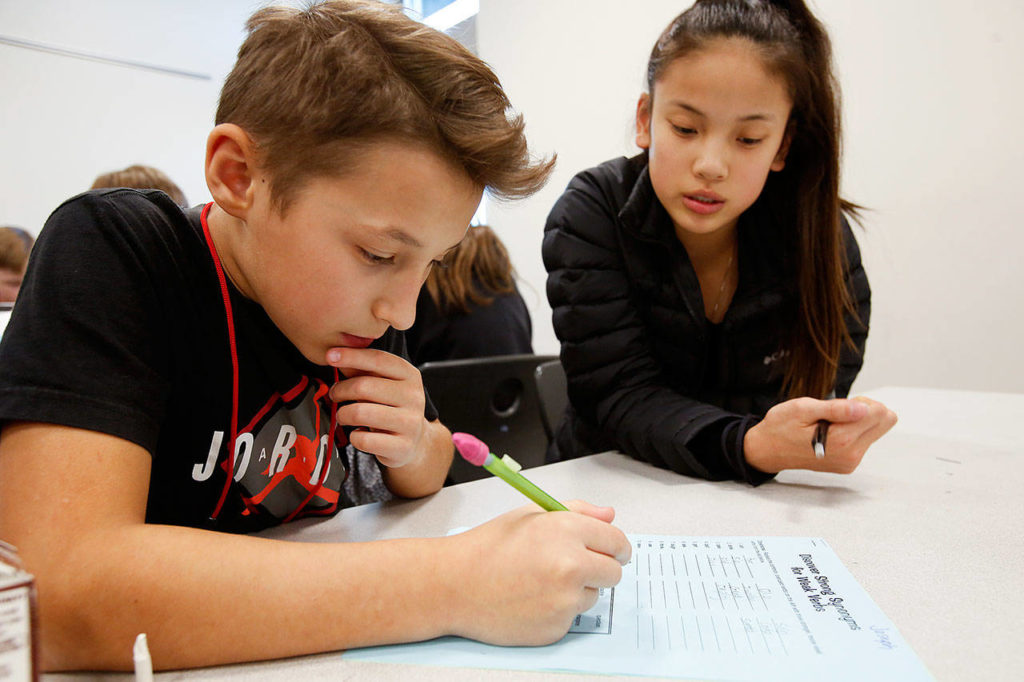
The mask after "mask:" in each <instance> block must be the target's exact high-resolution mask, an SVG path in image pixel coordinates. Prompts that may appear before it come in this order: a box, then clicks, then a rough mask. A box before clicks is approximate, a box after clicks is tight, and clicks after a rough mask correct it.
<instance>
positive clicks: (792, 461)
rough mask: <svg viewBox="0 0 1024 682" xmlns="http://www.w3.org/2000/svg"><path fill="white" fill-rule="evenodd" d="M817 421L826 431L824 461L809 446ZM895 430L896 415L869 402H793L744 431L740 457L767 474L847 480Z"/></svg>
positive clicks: (773, 409) (802, 399)
mask: <svg viewBox="0 0 1024 682" xmlns="http://www.w3.org/2000/svg"><path fill="white" fill-rule="evenodd" d="M820 419H824V420H827V421H828V422H830V425H829V429H828V439H827V441H826V445H825V456H824V457H823V458H821V459H818V458H817V457H815V456H814V449H813V446H812V445H811V442H812V440H813V438H814V430H815V428H817V424H818V420H820ZM895 424H896V413H895V412H893V411H892V410H890V409H889V408H887V407H886V406H885V405H883V404H882V403H880V402H878V401H875V400H871V399H869V398H864V397H860V396H859V397H857V398H853V399H849V400H848V399H836V400H815V399H813V398H795V399H793V400H787V401H786V402H783V403H779V404H778V405H776V406H775V407H773V408H772V409H770V410H768V413H767V414H766V415H765V416H764V420H762V421H761V423H760V424H758V425H757V426H754V427H753V428H751V429H750V430H749V431H747V435H746V436H745V437H744V439H743V452H744V455H745V456H746V458H747V462H748V463H749V464H750V465H751V466H753V467H755V468H757V469H760V470H761V471H765V472H768V473H778V472H779V471H782V470H783V469H812V470H815V471H830V472H833V473H838V474H848V473H850V472H852V471H853V470H854V469H856V468H857V466H858V465H859V464H860V462H861V459H863V458H864V454H865V453H866V452H867V449H868V447H870V446H871V444H872V443H874V442H875V441H876V440H878V439H879V438H881V437H882V436H884V435H885V434H886V433H887V432H888V431H889V429H891V428H892V427H893V425H895Z"/></svg>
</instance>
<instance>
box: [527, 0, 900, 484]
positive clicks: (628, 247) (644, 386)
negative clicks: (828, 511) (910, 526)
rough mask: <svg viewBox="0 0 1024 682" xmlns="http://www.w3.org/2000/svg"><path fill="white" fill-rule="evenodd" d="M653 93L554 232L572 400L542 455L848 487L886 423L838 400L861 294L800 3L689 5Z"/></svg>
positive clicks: (556, 286)
mask: <svg viewBox="0 0 1024 682" xmlns="http://www.w3.org/2000/svg"><path fill="white" fill-rule="evenodd" d="M647 86H648V87H647V91H646V92H644V93H643V94H641V96H640V98H639V101H638V104H637V111H636V125H637V132H636V142H637V145H638V146H639V147H640V148H641V149H642V150H643V151H642V152H641V153H640V154H639V155H637V156H635V157H633V158H628V159H627V158H620V159H614V160H612V161H608V162H607V163H604V164H602V165H600V166H598V167H596V168H592V169H590V170H586V171H583V172H582V173H580V174H578V175H577V176H576V177H575V178H574V179H573V180H572V181H571V182H570V183H569V186H568V189H567V190H566V191H565V193H564V194H563V195H562V197H561V198H560V199H559V201H558V202H557V204H556V205H555V206H554V208H553V209H552V211H551V213H550V215H549V217H548V221H547V225H546V227H545V237H544V245H543V254H544V262H545V265H546V267H547V269H548V273H549V276H548V296H549V299H550V302H551V306H552V308H553V309H554V327H555V331H556V333H557V334H558V337H559V339H560V340H561V342H562V353H561V357H562V364H563V365H564V367H565V370H566V374H567V378H568V385H569V396H570V402H571V407H570V410H569V413H568V414H567V417H566V419H565V420H564V422H563V424H562V426H561V428H560V431H559V434H558V438H557V452H555V453H553V457H554V458H560V459H564V458H570V457H575V456H580V455H583V454H587V453H590V452H598V451H601V450H607V449H620V450H623V451H624V452H627V453H628V454H630V455H632V456H634V457H637V458H640V459H643V460H646V461H649V462H652V463H653V464H656V465H658V466H662V467H666V468H670V469H672V470H674V471H677V472H679V473H683V474H687V475H692V476H699V477H703V478H710V479H726V478H734V479H738V480H745V481H748V482H750V483H752V484H758V483H762V482H764V481H766V480H768V479H769V478H771V476H772V475H773V474H775V473H777V472H779V471H781V470H783V469H790V468H806V469H816V470H823V471H832V472H841V473H848V472H850V471H853V470H854V469H855V468H856V467H857V465H858V464H859V462H860V461H861V458H862V457H863V456H864V454H865V451H866V450H867V448H868V447H869V446H870V444H871V443H873V442H874V441H875V440H876V439H878V438H879V437H881V436H882V435H883V434H884V433H885V432H886V431H888V430H889V428H891V426H892V425H893V424H894V423H895V420H896V417H895V415H894V414H893V413H892V412H890V411H889V410H888V409H887V408H886V407H885V406H884V405H881V404H879V403H877V402H874V401H871V400H868V399H866V398H856V399H853V400H848V399H845V398H846V396H847V395H848V392H849V390H850V386H851V384H852V383H853V380H854V378H855V377H856V375H857V373H858V371H859V370H860V367H861V365H862V362H863V353H864V348H865V343H866V338H867V332H868V321H869V315H870V300H871V299H870V295H871V292H870V288H869V286H868V280H867V276H866V274H865V272H864V269H863V267H862V265H861V260H860V252H859V250H858V247H857V242H856V240H855V238H854V236H853V233H852V231H851V230H850V227H849V225H848V223H847V221H846V218H845V217H844V213H847V214H854V213H855V210H856V207H855V206H854V205H853V204H850V203H848V202H846V201H844V200H843V199H841V198H840V195H839V186H840V183H839V153H840V112H839V91H838V87H837V85H836V82H835V79H834V77H833V74H832V66H831V48H830V43H829V39H828V35H827V34H826V32H825V30H824V28H823V27H822V25H821V23H820V22H819V21H818V20H817V19H816V18H815V17H814V16H813V15H812V14H811V12H810V11H809V10H808V8H807V6H806V5H805V4H804V3H803V2H802V1H800V0H788V1H779V2H768V1H765V0H750V1H746V0H698V2H696V3H695V4H694V5H693V6H692V7H690V8H689V9H688V10H686V11H685V12H683V13H682V14H680V15H679V16H678V17H676V18H675V19H674V20H673V21H672V22H671V23H670V24H669V26H668V27H667V28H666V29H665V31H664V32H663V33H662V34H661V36H660V37H659V38H658V41H657V42H656V44H655V45H654V48H653V49H652V51H651V55H650V58H649V61H648V67H647ZM833 393H834V395H835V396H838V399H829V397H830V396H831V395H832V394H833ZM819 422H821V423H831V428H830V430H829V436H828V439H827V443H826V447H825V456H824V457H816V456H815V452H814V448H813V447H812V441H813V440H814V438H815V430H816V427H817V425H818V423H819Z"/></svg>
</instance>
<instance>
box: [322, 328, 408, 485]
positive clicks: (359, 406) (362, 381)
mask: <svg viewBox="0 0 1024 682" xmlns="http://www.w3.org/2000/svg"><path fill="white" fill-rule="evenodd" d="M327 363H328V364H329V365H332V366H334V367H337V368H338V369H339V370H340V371H341V373H342V374H344V375H345V378H344V379H342V380H341V381H339V382H338V383H336V384H334V386H332V387H331V393H330V396H331V400H333V401H335V402H337V403H341V404H342V405H341V407H339V408H338V424H340V425H345V426H355V427H357V429H356V430H355V431H353V432H352V433H351V435H350V436H349V442H351V443H352V445H353V446H354V447H356V448H357V449H359V450H362V451H363V452H367V453H370V454H371V455H373V456H375V457H376V458H377V459H378V460H379V461H380V463H381V464H383V465H384V466H386V467H390V468H398V467H403V466H405V465H407V464H409V463H411V462H413V461H414V460H415V459H416V458H417V456H418V455H419V454H422V453H423V452H424V451H425V450H426V448H425V443H424V442H423V441H424V437H425V434H426V431H427V420H426V418H425V417H424V416H423V407H424V403H425V398H424V396H423V380H422V379H421V378H420V373H419V370H417V369H416V368H415V367H413V366H412V365H411V364H409V363H408V362H407V361H406V360H404V359H403V358H401V357H399V356H397V355H392V354H391V353H387V352H385V351H382V350H376V349H371V348H332V349H330V350H329V351H327Z"/></svg>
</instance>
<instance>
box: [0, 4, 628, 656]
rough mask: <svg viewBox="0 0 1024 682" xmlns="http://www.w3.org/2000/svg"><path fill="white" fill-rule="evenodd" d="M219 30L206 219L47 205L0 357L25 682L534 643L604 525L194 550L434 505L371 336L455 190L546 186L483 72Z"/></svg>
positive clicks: (461, 57)
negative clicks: (236, 42) (344, 653)
mask: <svg viewBox="0 0 1024 682" xmlns="http://www.w3.org/2000/svg"><path fill="white" fill-rule="evenodd" d="M248 28H249V35H248V37H247V39H246V41H245V42H244V44H243V45H242V47H241V49H240V51H239V57H238V62H237V64H236V65H235V68H234V70H233V71H232V73H231V74H230V75H229V77H228V79H227V81H226V83H225V85H224V89H223V91H222V93H221V101H220V105H219V107H218V112H217V119H216V123H217V125H216V127H215V128H214V129H213V131H212V132H211V133H210V135H209V138H208V141H207V150H206V178H207V184H208V187H209V189H210V192H211V195H212V197H213V199H214V202H213V203H211V204H210V205H208V206H206V207H204V208H202V209H201V210H200V209H192V210H187V211H182V210H181V209H180V208H178V207H177V206H175V205H174V204H173V202H171V201H170V200H169V199H168V198H167V197H166V196H165V195H163V194H161V193H157V192H149V191H134V190H125V189H116V190H101V191H97V192H90V193H87V194H84V195H81V196H79V197H76V198H75V199H72V200H70V201H68V202H66V203H65V204H64V205H63V206H61V207H60V208H59V209H58V210H57V211H56V212H55V213H54V215H53V216H51V219H50V220H49V221H48V223H47V227H46V228H45V229H44V231H43V233H42V234H41V235H40V239H39V243H38V247H37V248H38V249H39V252H38V255H37V258H35V259H34V260H33V265H32V267H31V268H30V270H29V272H28V274H27V277H26V282H25V286H24V289H23V293H22V296H23V298H22V300H21V301H19V304H18V310H16V311H15V314H14V316H13V318H12V320H11V326H10V328H9V331H8V333H7V335H6V336H5V338H4V340H3V343H2V345H0V419H3V420H4V421H3V429H2V432H0V538H3V539H5V540H7V541H9V542H12V543H13V544H15V545H17V546H18V547H19V549H20V551H21V554H22V558H23V559H24V561H25V563H26V565H27V567H28V569H29V570H30V571H32V572H33V573H34V574H35V575H36V578H37V584H38V589H39V605H40V611H41V619H40V620H41V641H42V649H43V663H44V667H46V668H47V669H50V670H58V669H83V668H88V669H126V668H129V667H130V665H131V655H130V652H131V644H132V641H133V640H134V637H135V635H136V634H137V633H139V632H146V633H147V634H148V635H149V641H150V642H151V645H152V654H153V659H154V663H155V664H156V665H157V666H158V667H162V668H180V667H189V666H199V665H213V664H218V663H227V662H232V661H244V660H255V659H261V658H276V657H282V656H292V655H298V654H304V653H310V652H316V651H328V650H336V649H341V648H346V647H352V646H363V645H370V644H379V643H385V642H399V641H411V640H417V639H424V638H431V637H435V636H439V635H444V634H458V635H463V636H467V637H473V638H477V639H481V640H485V641H490V642H496V643H507V644H540V643H545V642H551V641H554V640H556V639H558V638H559V637H561V636H562V635H563V634H564V633H565V631H566V630H567V629H568V626H569V623H570V621H571V619H572V618H573V616H574V615H575V614H576V613H578V612H579V611H581V610H584V609H586V608H588V607H589V606H590V605H591V604H593V603H594V601H595V599H596V590H595V588H598V587H603V586H610V585H613V584H615V583H616V582H617V581H618V579H619V576H620V571H621V564H623V563H624V562H625V561H627V560H628V557H629V553H630V550H629V545H628V542H627V541H626V539H625V536H624V535H623V534H622V533H621V532H620V531H618V530H617V529H615V528H614V527H613V526H611V525H610V523H609V522H610V521H611V520H612V515H613V513H612V511H611V510H610V509H606V508H596V507H591V506H589V505H585V504H582V503H581V504H579V505H577V506H576V509H577V510H578V511H581V512H584V513H582V514H574V513H570V514H564V513H563V514H557V513H543V512H536V511H534V510H530V509H527V508H523V509H519V510H516V511H513V512H510V513H508V514H506V515H503V516H501V517H499V518H498V519H495V520H493V521H491V522H489V523H487V524H484V525H483V526H480V527H479V528H476V529H473V530H471V531H468V532H466V533H463V534H460V535H458V536H453V537H448V538H430V539H410V540H399V541H389V542H370V543H358V544H356V543H353V544H348V545H345V544H298V543H288V542H280V541H273V540H268V539H264V538H257V537H248V536H244V535H240V534H229V533H225V532H219V531H231V532H234V533H241V532H248V531H253V530H257V529H260V528H264V527H266V526H268V525H271V524H275V523H281V522H284V521H288V520H291V519H293V518H298V517H302V516H309V515H326V514H331V513H334V512H335V511H337V510H338V509H339V508H341V507H343V506H346V505H348V504H351V503H353V502H357V501H361V500H363V499H374V498H379V497H381V496H382V495H383V490H384V487H386V488H387V490H388V491H390V493H391V494H395V495H399V496H405V497H415V496H422V495H427V494H430V493H432V492H435V491H436V490H438V489H439V488H440V486H441V483H442V480H443V479H444V476H445V473H446V472H447V469H448V466H449V463H450V460H451V456H452V446H451V441H450V434H449V433H448V431H447V430H446V429H445V428H444V426H442V425H441V424H440V422H438V421H437V420H436V416H435V415H434V414H433V410H432V409H431V408H429V406H427V405H426V404H425V402H426V401H425V398H424V394H423V388H422V383H421V381H420V376H419V373H418V372H417V371H416V369H415V368H414V367H413V366H412V365H411V364H409V363H408V362H407V361H406V360H405V359H404V358H403V357H402V355H403V350H404V342H403V339H402V335H401V333H400V331H398V330H401V329H404V328H407V327H408V326H409V325H411V324H412V322H413V315H414V312H413V311H414V308H415V303H416V298H417V294H418V292H419V289H420V286H421V285H422V283H423V280H424V278H425V277H426V275H427V273H428V272H429V270H430V267H431V266H432V264H433V263H434V262H436V261H437V260H438V259H440V258H442V257H443V256H444V254H445V252H446V251H448V250H449V249H451V248H453V247H454V246H455V245H456V244H458V242H459V240H460V239H462V237H463V235H464V233H465V230H466V227H467V225H468V223H469V220H470V217H471V216H472V215H473V212H474V210H475V208H476V205H477V203H478V202H479V200H480V196H481V192H482V190H483V189H484V188H485V187H489V188H490V189H491V190H492V191H495V192H496V193H498V194H501V195H505V196H522V195H526V194H529V193H530V192H532V191H534V190H536V189H537V188H538V187H539V186H540V185H541V184H542V183H543V181H544V179H545V177H546V175H547V173H548V171H549V170H550V163H548V164H542V165H531V164H530V162H529V157H528V154H527V150H526V145H525V140H524V137H523V132H522V123H521V121H520V120H519V119H517V118H512V119H510V118H509V117H508V116H507V114H506V112H507V110H508V107H509V104H508V101H507V99H506V98H505V96H504V93H503V92H502V91H501V89H500V86H499V85H498V84H497V81H496V79H495V77H494V75H493V74H492V73H491V72H490V71H489V70H488V69H487V67H486V66H485V65H484V64H483V63H482V62H480V61H479V60H478V59H476V58H475V57H473V56H472V55H470V54H469V53H468V52H466V51H465V50H464V49H462V48H461V47H460V46H458V44H457V43H455V42H454V41H453V40H451V39H449V38H447V37H446V36H443V35H442V34H439V33H437V32H435V31H432V30H431V29H428V28H425V27H423V26H421V25H419V24H417V23H416V22H414V21H412V20H410V19H408V18H407V17H405V16H404V15H403V14H402V13H401V11H400V10H399V9H397V8H394V7H390V6H387V5H378V4H370V3H363V2H353V1H340V0H339V1H335V2H326V3H323V4H320V5H316V6H313V7H311V8H309V9H307V10H296V9H290V8H267V9H263V10H260V11H259V12H257V13H256V14H255V15H254V16H253V17H252V18H251V19H250V21H249V25H248ZM71 273H73V276H69V274H71ZM349 445H351V448H350V447H348V446H349ZM353 448H354V449H356V450H358V451H359V452H355V451H353ZM371 458H372V459H371ZM367 465H369V466H367ZM451 566H461V567H466V566H472V567H473V568H474V570H473V571H465V570H451ZM474 576H481V577H480V578H476V577H474ZM495 581H498V582H499V583H501V582H506V581H507V583H509V584H512V583H514V584H515V585H516V586H517V589H516V590H515V591H514V594H501V593H502V592H506V591H502V590H492V589H491V588H490V585H492V584H493V583H494V582H495ZM508 592H510V593H511V592H513V591H511V590H510V591H508ZM325 609H326V610H327V612H328V613H330V610H332V609H333V610H335V611H336V612H335V613H334V614H333V615H329V616H328V617H326V618H324V617H322V615H320V614H323V613H324V612H325ZM314 614H317V615H314ZM395 614H399V615H398V616H396V615H395Z"/></svg>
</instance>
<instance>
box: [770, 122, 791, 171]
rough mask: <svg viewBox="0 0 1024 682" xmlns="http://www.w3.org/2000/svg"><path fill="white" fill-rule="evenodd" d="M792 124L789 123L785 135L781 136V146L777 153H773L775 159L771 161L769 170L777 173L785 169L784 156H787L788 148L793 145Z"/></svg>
mask: <svg viewBox="0 0 1024 682" xmlns="http://www.w3.org/2000/svg"><path fill="white" fill-rule="evenodd" d="M793 130H794V127H793V122H792V121H790V122H789V125H787V126H786V134H785V135H783V136H782V144H780V145H779V151H777V152H776V153H775V159H774V160H772V165H771V166H770V168H771V169H772V170H773V171H775V172H778V171H780V170H782V169H783V168H785V167H786V155H787V154H789V146H790V145H791V144H793Z"/></svg>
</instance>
